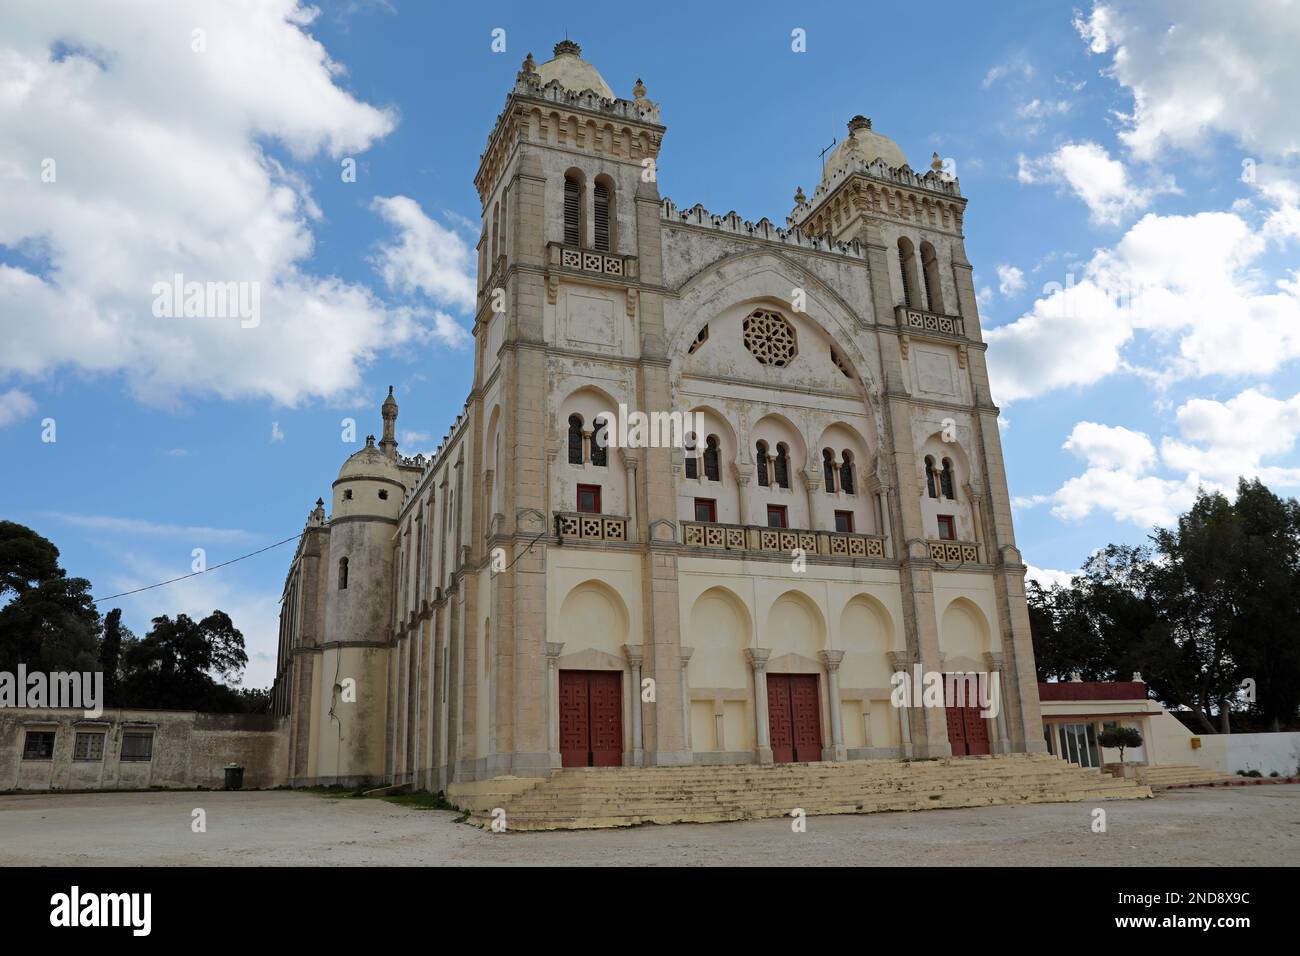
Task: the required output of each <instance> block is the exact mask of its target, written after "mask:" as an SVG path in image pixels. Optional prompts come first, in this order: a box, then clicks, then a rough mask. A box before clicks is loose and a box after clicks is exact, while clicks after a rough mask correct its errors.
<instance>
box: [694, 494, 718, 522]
mask: <svg viewBox="0 0 1300 956" xmlns="http://www.w3.org/2000/svg"><path fill="white" fill-rule="evenodd" d="M695 520H696V521H710V522H712V521H717V520H718V502H717V501H716V500H715V499H713V498H696V499H695Z"/></svg>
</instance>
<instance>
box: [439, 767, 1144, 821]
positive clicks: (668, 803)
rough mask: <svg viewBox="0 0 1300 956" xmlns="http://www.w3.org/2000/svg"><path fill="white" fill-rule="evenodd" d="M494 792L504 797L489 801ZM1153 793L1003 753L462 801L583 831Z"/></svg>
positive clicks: (628, 779)
mask: <svg viewBox="0 0 1300 956" xmlns="http://www.w3.org/2000/svg"><path fill="white" fill-rule="evenodd" d="M489 792H491V794H492V796H493V797H498V796H499V797H500V798H501V799H500V800H499V801H498V802H493V801H492V800H491V799H488V800H485V799H483V798H484V797H486V796H488V794H489ZM467 796H468V795H467ZM1150 796H1151V790H1150V788H1149V787H1147V786H1145V785H1143V784H1139V783H1137V782H1135V781H1132V780H1122V779H1116V778H1113V777H1110V776H1108V775H1103V774H1101V773H1099V772H1098V771H1096V770H1085V769H1083V768H1080V767H1076V766H1074V765H1072V764H1069V763H1066V762H1065V761H1062V760H1060V759H1058V758H1056V757H1053V756H1050V755H1048V754H1004V755H999V756H995V757H961V758H947V759H941V760H915V761H902V760H851V761H845V762H842V763H827V762H823V763H804V764H777V765H775V766H766V767H764V766H758V765H753V764H746V765H739V766H724V767H609V768H601V769H587V768H583V769H567V770H557V771H556V772H555V773H554V774H553V775H552V776H551V777H550V778H549V779H545V780H537V781H536V782H534V781H529V785H528V786H527V787H524V786H515V787H496V788H493V789H492V790H491V791H489V790H488V789H487V788H484V789H483V791H482V792H480V793H477V794H475V796H474V798H471V799H466V800H464V801H463V802H461V803H460V806H462V808H463V809H465V810H466V811H468V812H469V820H470V822H471V823H474V824H476V825H478V826H486V825H488V824H490V823H491V819H492V816H491V815H492V811H493V809H495V808H496V807H500V808H502V809H503V810H504V811H505V822H506V828H507V829H508V830H585V829H597V828H601V827H621V826H636V825H638V824H642V823H664V824H666V823H717V822H722V821H726V820H756V819H761V818H766V817H782V816H787V815H788V814H789V813H790V811H792V810H794V809H795V808H796V807H798V808H802V809H803V810H804V811H805V812H806V813H807V814H808V815H809V816H814V815H823V814H833V813H880V812H884V811H890V810H933V809H938V808H953V807H987V806H995V805H999V804H1017V803H1060V802H1070V801H1077V800H1122V799H1130V798H1138V797H1150ZM453 799H454V798H453Z"/></svg>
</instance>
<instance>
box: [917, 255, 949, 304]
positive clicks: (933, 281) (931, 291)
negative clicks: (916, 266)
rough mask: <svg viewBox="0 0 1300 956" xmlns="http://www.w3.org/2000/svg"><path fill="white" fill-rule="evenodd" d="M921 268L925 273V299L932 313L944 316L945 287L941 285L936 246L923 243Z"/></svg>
mask: <svg viewBox="0 0 1300 956" xmlns="http://www.w3.org/2000/svg"><path fill="white" fill-rule="evenodd" d="M921 268H922V270H924V272H925V298H926V301H927V302H928V303H929V308H930V311H931V312H937V313H939V314H940V315H942V314H943V312H944V310H943V287H942V286H941V285H940V284H939V256H938V255H937V254H936V253H935V251H934V246H932V245H930V244H929V243H928V242H923V243H921Z"/></svg>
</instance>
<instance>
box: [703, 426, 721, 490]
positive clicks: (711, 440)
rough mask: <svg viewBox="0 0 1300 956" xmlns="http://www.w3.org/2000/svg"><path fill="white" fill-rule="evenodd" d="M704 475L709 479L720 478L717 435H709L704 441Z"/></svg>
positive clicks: (718, 479) (719, 479)
mask: <svg viewBox="0 0 1300 956" xmlns="http://www.w3.org/2000/svg"><path fill="white" fill-rule="evenodd" d="M704 477H705V478H707V479H709V481H721V480H722V472H721V470H720V468H719V465H718V436H717V435H710V436H709V437H708V439H707V440H706V441H705V443H704Z"/></svg>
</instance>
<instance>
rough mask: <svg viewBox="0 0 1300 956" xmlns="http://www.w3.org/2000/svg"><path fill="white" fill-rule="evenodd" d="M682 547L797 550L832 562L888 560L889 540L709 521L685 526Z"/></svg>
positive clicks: (770, 551) (788, 551) (830, 532)
mask: <svg viewBox="0 0 1300 956" xmlns="http://www.w3.org/2000/svg"><path fill="white" fill-rule="evenodd" d="M682 543H683V544H685V545H686V546H687V547H691V548H717V549H720V550H726V551H765V552H768V553H774V554H786V555H788V554H790V553H791V552H792V551H794V549H795V548H799V549H801V550H802V551H803V552H804V553H805V554H814V555H821V556H823V557H829V558H881V559H883V558H884V557H885V539H884V538H882V537H879V536H877V535H870V534H848V533H843V532H838V531H801V530H792V529H787V528H764V527H760V526H757V525H737V524H717V523H716V522H705V521H684V522H682Z"/></svg>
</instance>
